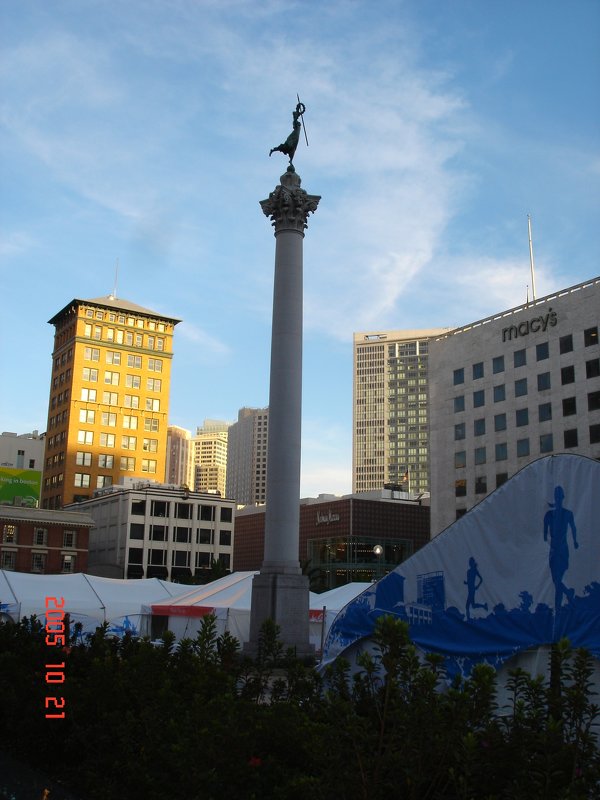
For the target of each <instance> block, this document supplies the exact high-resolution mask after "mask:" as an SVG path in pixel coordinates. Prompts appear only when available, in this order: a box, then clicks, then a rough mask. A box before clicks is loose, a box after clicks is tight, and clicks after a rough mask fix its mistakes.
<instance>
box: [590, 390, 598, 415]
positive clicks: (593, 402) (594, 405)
mask: <svg viewBox="0 0 600 800" xmlns="http://www.w3.org/2000/svg"><path fill="white" fill-rule="evenodd" d="M598 410H600V392H590V393H589V394H588V411H598Z"/></svg>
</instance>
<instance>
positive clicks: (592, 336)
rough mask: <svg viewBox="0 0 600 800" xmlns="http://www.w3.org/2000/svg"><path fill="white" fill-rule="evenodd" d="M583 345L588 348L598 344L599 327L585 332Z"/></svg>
mask: <svg viewBox="0 0 600 800" xmlns="http://www.w3.org/2000/svg"><path fill="white" fill-rule="evenodd" d="M583 343H584V345H585V346H586V347H591V346H592V345H593V344H598V326H596V327H595V328H588V329H587V330H586V331H584V332H583Z"/></svg>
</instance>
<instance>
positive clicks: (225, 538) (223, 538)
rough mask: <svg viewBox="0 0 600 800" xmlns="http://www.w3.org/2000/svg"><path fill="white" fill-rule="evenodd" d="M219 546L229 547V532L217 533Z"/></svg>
mask: <svg viewBox="0 0 600 800" xmlns="http://www.w3.org/2000/svg"><path fill="white" fill-rule="evenodd" d="M219 544H222V545H223V547H229V545H230V544H231V531H219Z"/></svg>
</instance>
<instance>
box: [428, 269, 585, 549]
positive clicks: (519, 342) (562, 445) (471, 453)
mask: <svg viewBox="0 0 600 800" xmlns="http://www.w3.org/2000/svg"><path fill="white" fill-rule="evenodd" d="M599 327H600V278H593V279H592V280H590V281H587V282H586V283H581V284H578V285H576V286H571V287H570V288H567V289H561V290H560V291H558V292H555V293H554V294H552V295H548V296H546V297H542V298H539V299H537V300H535V301H533V302H531V303H525V304H524V305H522V306H518V307H516V308H512V309H509V310H507V311H501V312H499V313H498V314H495V315H494V316H492V317H488V318H487V319H483V320H479V321H477V322H473V323H470V324H469V325H465V326H464V327H461V328H456V329H454V330H452V331H449V332H447V333H445V334H442V335H440V336H438V337H436V339H435V341H431V342H430V346H429V365H430V370H431V374H432V376H433V375H435V380H434V381H432V382H431V400H430V402H431V443H430V447H431V532H432V535H436V534H437V533H439V532H440V531H441V530H443V529H444V528H446V527H447V526H448V525H450V524H451V523H452V522H454V521H455V520H456V519H457V518H458V517H460V516H462V515H463V514H465V513H466V512H467V511H468V510H469V509H470V508H472V507H473V506H474V505H476V504H477V503H479V502H480V501H481V500H483V499H484V498H485V497H486V495H488V494H489V493H490V492H492V491H494V489H496V488H497V487H498V486H500V485H501V484H502V483H504V482H505V481H506V480H507V479H508V478H510V477H511V476H512V475H514V474H515V473H516V472H518V471H519V470H520V469H522V468H523V467H524V466H526V465H527V464H529V463H530V462H531V461H534V460H535V459H537V458H540V457H542V456H546V455H549V454H553V453H561V452H565V453H577V454H579V455H584V456H589V457H591V458H595V459H600V345H599V343H598V332H599ZM541 535H542V534H541V532H540V536H541Z"/></svg>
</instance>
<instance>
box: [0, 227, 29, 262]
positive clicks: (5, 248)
mask: <svg viewBox="0 0 600 800" xmlns="http://www.w3.org/2000/svg"><path fill="white" fill-rule="evenodd" d="M33 245H34V241H33V239H32V238H31V236H30V235H29V234H28V233H24V232H23V231H11V232H10V233H8V234H3V235H2V236H0V258H2V257H4V256H6V257H8V256H16V255H19V254H20V253H24V252H26V251H27V250H29V249H30V248H31V247H33Z"/></svg>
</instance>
